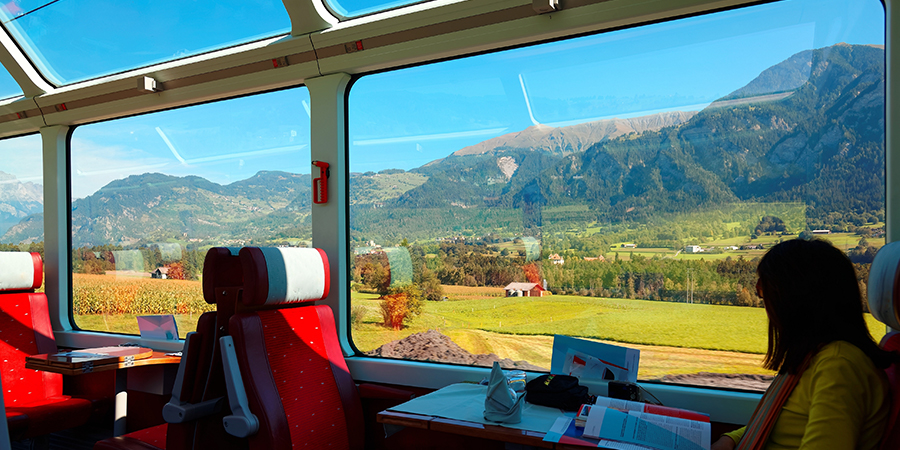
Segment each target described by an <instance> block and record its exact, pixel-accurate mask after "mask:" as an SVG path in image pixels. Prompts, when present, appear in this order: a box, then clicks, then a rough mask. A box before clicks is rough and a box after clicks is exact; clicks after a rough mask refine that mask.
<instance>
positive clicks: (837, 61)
mask: <svg viewBox="0 0 900 450" xmlns="http://www.w3.org/2000/svg"><path fill="white" fill-rule="evenodd" d="M884 59H885V55H884V49H883V47H879V46H863V45H847V44H837V45H834V46H831V47H826V48H822V49H816V50H808V51H805V52H801V53H798V54H796V55H794V56H792V57H790V58H788V59H787V60H785V61H783V62H781V63H779V64H777V65H775V66H773V67H771V68H769V69H767V70H765V71H763V72H762V73H760V74H759V76H757V77H756V78H755V79H754V80H752V81H751V82H750V83H748V84H747V85H746V86H744V87H742V88H740V89H738V90H736V91H734V92H732V93H731V94H729V95H727V96H724V97H722V98H721V99H719V100H718V101H716V102H714V103H712V104H711V105H709V106H708V107H707V108H704V109H703V110H702V111H699V112H668V113H661V114H655V115H652V116H645V117H638V118H630V119H609V120H602V121H596V122H590V123H584V124H578V125H572V126H568V127H559V128H553V127H548V126H543V125H536V126H532V127H529V128H527V129H525V130H522V131H520V132H515V133H510V134H506V135H503V136H499V137H496V138H492V139H489V140H486V141H484V142H481V143H479V144H476V145H473V146H469V147H466V148H463V149H460V150H458V151H456V152H454V153H452V154H450V155H448V156H447V157H445V158H442V159H439V160H436V161H432V162H431V163H428V164H426V165H424V166H422V167H419V168H416V169H413V170H410V171H408V172H405V171H402V170H394V169H389V170H384V171H382V172H379V173H371V172H369V173H365V174H359V173H353V174H351V176H350V185H351V192H352V195H351V208H353V214H355V215H358V214H366V211H367V210H373V209H382V210H383V209H391V208H399V209H416V208H472V207H484V206H499V207H522V208H526V209H529V208H530V209H531V210H533V209H534V208H535V207H540V206H544V205H570V204H587V205H589V206H590V208H591V210H592V211H594V212H595V214H596V215H597V217H598V218H601V219H605V220H641V219H644V218H647V217H650V216H651V215H652V214H655V213H665V212H685V211H691V210H694V209H697V208H704V207H707V206H714V205H719V204H723V203H728V202H736V201H802V202H804V203H805V204H806V205H807V218H808V221H809V226H810V227H818V226H827V225H828V224H833V223H836V222H838V221H848V220H866V219H871V218H872V217H873V216H875V215H877V214H878V213H879V211H881V212H882V213H883V208H884V173H883V167H884V157H885V154H884V113H883V110H884V89H885V85H884ZM8 184H10V185H11V186H12V185H16V183H14V182H11V183H8ZM22 185H23V186H24V185H25V184H22ZM2 186H3V184H2V183H0V189H2ZM16 186H17V188H16V189H15V191H16V192H19V190H20V189H19V187H18V185H16ZM34 186H36V185H34ZM25 191H27V189H25ZM25 191H23V192H25ZM37 191H38V192H39V191H40V189H39V188H37ZM309 191H310V178H309V175H296V174H290V173H285V172H274V171H272V172H260V173H258V174H256V175H255V176H254V177H251V178H249V179H247V180H242V181H239V182H235V183H232V184H229V185H219V184H216V183H213V182H210V181H208V180H205V179H203V178H199V177H174V176H169V175H162V174H151V173H148V174H143V175H135V176H130V177H127V178H124V179H121V180H117V181H114V182H112V183H110V184H108V185H107V186H105V187H103V188H102V189H100V190H99V191H97V192H96V193H94V194H92V195H90V196H88V197H86V198H84V199H79V200H76V201H75V202H74V204H73V211H72V228H73V241H74V242H73V243H74V244H75V245H76V246H81V245H99V244H108V243H113V244H120V245H134V244H139V243H142V242H155V241H159V240H164V239H179V240H185V239H215V238H222V237H233V236H241V237H244V238H247V239H255V238H260V239H266V238H268V239H272V238H279V237H290V236H293V237H299V236H306V235H308V234H309V225H308V223H309V222H308V212H309V197H310V192H309ZM4 192H6V191H3V190H0V212H5V211H6V210H7V209H10V210H11V211H15V213H14V214H19V216H14V214H13V213H10V215H9V216H8V217H10V218H12V217H16V218H17V219H18V218H20V217H22V216H21V214H30V213H33V212H34V210H35V206H36V205H39V202H38V203H33V202H32V203H28V201H26V200H27V199H28V198H29V197H28V196H27V195H24V196H23V197H21V198H19V197H16V196H11V197H7V196H4V195H5V194H4ZM16 202H19V203H16ZM26 205H27V206H28V207H30V208H32V209H30V210H29V209H28V208H26V207H25V206H26ZM37 209H39V208H37ZM5 217H7V216H0V220H3V219H4V218H5ZM40 225H41V220H40V216H39V215H37V216H29V217H27V218H26V219H25V220H23V221H22V222H20V223H18V224H17V225H16V226H14V227H13V228H11V229H10V230H9V231H7V232H6V234H5V235H3V236H2V238H0V242H21V241H23V240H28V239H35V236H37V235H40V232H39V230H40V229H41V227H40Z"/></svg>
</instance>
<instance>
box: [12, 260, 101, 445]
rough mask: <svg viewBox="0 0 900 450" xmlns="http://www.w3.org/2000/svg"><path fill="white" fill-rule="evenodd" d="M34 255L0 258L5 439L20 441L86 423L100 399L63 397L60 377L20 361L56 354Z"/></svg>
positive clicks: (39, 265) (40, 272)
mask: <svg viewBox="0 0 900 450" xmlns="http://www.w3.org/2000/svg"><path fill="white" fill-rule="evenodd" d="M42 280H43V262H42V261H41V256H40V254H38V253H27V252H0V360H2V361H3V364H2V365H0V367H2V373H3V375H2V387H3V401H4V405H5V406H6V420H7V424H8V426H9V433H10V438H11V439H12V440H19V439H24V438H30V437H34V436H39V435H43V434H47V433H52V432H56V431H60V430H64V429H67V428H71V427H76V426H79V425H82V424H84V423H85V422H87V420H88V418H89V417H90V416H91V414H92V412H94V404H93V403H94V402H95V401H99V399H86V398H77V397H70V396H67V395H63V389H62V388H63V383H62V375H59V374H55V373H49V372H42V371H39V370H32V369H26V368H25V357H26V356H29V355H34V354H41V353H56V352H57V347H56V340H55V339H54V337H53V330H52V328H51V326H50V314H49V309H48V307H47V297H46V295H44V293H43V292H35V290H36V289H37V288H39V287H40V286H41V283H42Z"/></svg>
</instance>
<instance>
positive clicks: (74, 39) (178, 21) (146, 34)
mask: <svg viewBox="0 0 900 450" xmlns="http://www.w3.org/2000/svg"><path fill="white" fill-rule="evenodd" d="M0 18H2V20H3V25H4V27H5V28H6V29H7V30H8V31H9V32H10V34H11V35H12V36H13V38H14V39H15V40H16V42H17V43H18V44H19V46H20V47H21V48H22V49H23V50H24V51H25V52H26V54H27V55H28V56H29V58H31V60H32V62H34V63H35V64H36V65H37V66H38V68H39V69H40V70H41V72H42V73H43V74H44V76H45V77H47V78H48V80H50V81H51V82H53V83H56V84H68V83H73V82H77V81H82V80H86V79H90V78H95V77H99V76H102V75H107V74H111V73H116V72H121V71H125V70H129V69H133V68H137V67H141V66H146V65H150V64H154V63H159V62H164V61H169V60H174V59H178V58H182V57H185V56H191V55H195V54H198V53H203V52H206V51H210V50H215V49H218V48H224V47H228V46H231V45H235V44H239V43H243V42H250V41H253V40H256V39H261V38H264V37H268V36H275V35H278V34H282V33H286V32H287V31H289V30H290V18H289V17H288V15H287V12H286V11H285V10H284V5H283V4H282V2H281V1H279V0H252V1H237V0H224V1H210V0H207V1H190V2H166V3H164V4H161V3H160V2H154V1H150V0H140V1H128V2H120V1H110V0H88V1H82V2H60V1H51V2H47V1H43V0H41V1H35V0H14V1H11V2H6V3H4V4H3V5H0Z"/></svg>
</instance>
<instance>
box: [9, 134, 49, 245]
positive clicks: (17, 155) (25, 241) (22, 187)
mask: <svg viewBox="0 0 900 450" xmlns="http://www.w3.org/2000/svg"><path fill="white" fill-rule="evenodd" d="M43 170H44V167H43V151H42V147H41V135H39V134H32V135H29V136H22V137H16V138H7V139H3V140H0V251H4V252H9V251H23V252H39V253H40V254H41V257H43V256H44V222H43V214H44V186H43V180H44V175H43Z"/></svg>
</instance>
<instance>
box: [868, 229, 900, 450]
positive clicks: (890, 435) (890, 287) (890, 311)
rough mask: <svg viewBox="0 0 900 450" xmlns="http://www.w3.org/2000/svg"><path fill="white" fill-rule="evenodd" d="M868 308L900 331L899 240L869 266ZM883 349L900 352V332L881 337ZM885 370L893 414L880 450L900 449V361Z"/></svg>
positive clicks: (876, 257) (884, 247)
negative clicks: (889, 387) (889, 386)
mask: <svg viewBox="0 0 900 450" xmlns="http://www.w3.org/2000/svg"><path fill="white" fill-rule="evenodd" d="M867 291H868V301H869V311H871V313H872V315H873V316H875V318H876V319H878V320H880V321H881V322H883V323H885V324H886V325H887V326H889V327H891V328H892V329H894V330H900V242H891V243H889V244H887V245H885V246H883V247H882V248H881V249H880V250H879V251H878V253H877V254H876V255H875V260H874V261H872V266H871V267H870V268H869V282H868V289H867ZM881 346H882V348H884V349H886V350H892V351H895V352H900V332H897V331H894V332H891V333H888V334H887V335H886V336H885V337H884V338H883V339H882V340H881ZM885 372H886V373H887V376H888V381H889V382H890V385H891V413H890V417H889V419H888V425H887V427H886V429H885V435H884V437H883V438H882V440H881V449H882V450H888V449H898V448H900V364H894V365H892V366H891V367H888V368H887V369H886V370H885Z"/></svg>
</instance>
